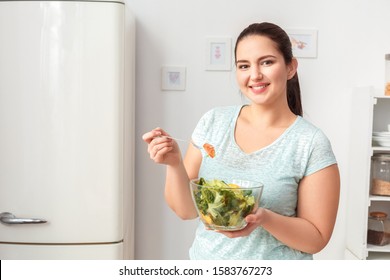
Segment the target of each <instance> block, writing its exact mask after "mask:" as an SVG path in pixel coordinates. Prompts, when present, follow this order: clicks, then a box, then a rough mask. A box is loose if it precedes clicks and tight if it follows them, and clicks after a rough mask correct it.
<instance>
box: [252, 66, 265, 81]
mask: <svg viewBox="0 0 390 280" xmlns="http://www.w3.org/2000/svg"><path fill="white" fill-rule="evenodd" d="M261 78H263V74H262V73H261V70H260V67H258V66H256V67H252V68H251V80H253V81H255V80H260V79H261Z"/></svg>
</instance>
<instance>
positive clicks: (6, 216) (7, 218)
mask: <svg viewBox="0 0 390 280" xmlns="http://www.w3.org/2000/svg"><path fill="white" fill-rule="evenodd" d="M0 222H1V223H2V224H6V225H15V224H42V223H46V222H47V221H46V220H42V219H31V218H16V217H15V215H13V214H12V213H9V212H3V213H0Z"/></svg>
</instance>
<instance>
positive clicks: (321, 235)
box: [222, 164, 340, 254]
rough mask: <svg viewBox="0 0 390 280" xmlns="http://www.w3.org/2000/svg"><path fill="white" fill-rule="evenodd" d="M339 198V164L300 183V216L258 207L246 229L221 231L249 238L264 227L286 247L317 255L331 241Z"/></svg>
mask: <svg viewBox="0 0 390 280" xmlns="http://www.w3.org/2000/svg"><path fill="white" fill-rule="evenodd" d="M339 196H340V174H339V169H338V166H337V164H334V165H331V166H329V167H326V168H324V169H321V170H319V171H317V172H315V173H313V174H311V175H309V176H306V177H304V178H303V179H302V180H301V182H300V183H299V188H298V205H297V217H286V216H283V215H280V214H277V213H275V212H272V211H270V210H267V209H264V208H259V209H258V210H257V211H256V213H254V214H251V215H248V216H247V217H246V220H247V222H248V225H247V227H245V228H244V229H243V230H240V231H237V232H222V233H223V234H225V235H226V236H228V237H239V236H246V235H249V234H250V233H251V232H252V231H253V230H254V229H256V228H257V227H258V226H262V227H263V228H264V229H265V230H267V231H268V232H269V233H271V234H272V235H273V236H274V237H275V238H276V239H278V240H279V241H281V242H282V243H284V244H286V245H287V246H289V247H291V248H293V249H296V250H299V251H303V252H306V253H311V254H315V253H318V252H319V251H321V250H322V249H323V248H324V247H325V246H326V245H327V244H328V242H329V240H330V238H331V236H332V232H333V228H334V225H335V222H336V217H337V210H338V205H339Z"/></svg>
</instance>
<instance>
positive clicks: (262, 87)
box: [249, 83, 270, 93]
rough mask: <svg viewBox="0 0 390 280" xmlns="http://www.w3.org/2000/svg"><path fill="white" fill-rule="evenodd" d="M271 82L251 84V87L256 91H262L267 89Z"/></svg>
mask: <svg viewBox="0 0 390 280" xmlns="http://www.w3.org/2000/svg"><path fill="white" fill-rule="evenodd" d="M269 85H270V84H269V83H261V84H256V85H251V86H249V88H251V89H252V91H253V92H254V93H262V92H264V91H265V90H266V88H267V87H268V86H269Z"/></svg>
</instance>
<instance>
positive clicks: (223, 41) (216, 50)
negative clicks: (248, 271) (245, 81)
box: [205, 37, 232, 71]
mask: <svg viewBox="0 0 390 280" xmlns="http://www.w3.org/2000/svg"><path fill="white" fill-rule="evenodd" d="M205 58H206V63H205V64H206V67H205V68H206V70H207V71H231V69H232V65H231V64H232V39H231V38H230V37H219V38H218V37H209V38H206V54H205Z"/></svg>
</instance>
